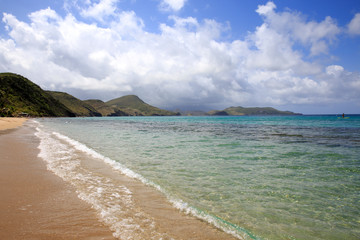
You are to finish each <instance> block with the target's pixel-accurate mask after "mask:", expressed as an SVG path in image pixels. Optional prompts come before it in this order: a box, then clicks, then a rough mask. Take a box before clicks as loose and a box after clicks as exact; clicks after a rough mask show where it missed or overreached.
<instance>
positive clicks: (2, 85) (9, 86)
mask: <svg viewBox="0 0 360 240" xmlns="http://www.w3.org/2000/svg"><path fill="white" fill-rule="evenodd" d="M22 115H29V116H32V117H73V116H74V113H72V111H71V110H69V109H68V108H67V107H65V106H64V105H63V104H61V103H60V102H59V101H57V100H56V99H54V98H53V97H52V96H50V95H49V94H48V93H47V92H45V91H44V90H42V89H41V88H40V87H39V86H38V85H36V84H35V83H33V82H31V81H30V80H28V79H27V78H25V77H23V76H20V75H17V74H13V73H0V116H3V117H16V116H22Z"/></svg>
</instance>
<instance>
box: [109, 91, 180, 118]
mask: <svg viewBox="0 0 360 240" xmlns="http://www.w3.org/2000/svg"><path fill="white" fill-rule="evenodd" d="M106 105H107V106H109V107H111V108H112V109H114V110H115V111H116V110H117V111H120V112H124V113H126V114H128V115H130V116H173V115H177V113H175V112H171V111H167V110H163V109H159V108H157V107H154V106H151V105H149V104H147V103H145V102H144V101H143V100H141V99H140V98H139V97H138V96H135V95H128V96H123V97H120V98H116V99H113V100H110V101H108V102H106Z"/></svg>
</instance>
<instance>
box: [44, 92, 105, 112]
mask: <svg viewBox="0 0 360 240" xmlns="http://www.w3.org/2000/svg"><path fill="white" fill-rule="evenodd" d="M46 92H47V93H48V94H50V95H51V96H52V97H53V98H55V99H56V100H58V101H59V102H61V103H62V104H64V105H65V106H66V107H67V108H69V109H70V110H71V111H72V112H73V113H75V115H76V116H77V117H101V116H102V114H101V113H99V112H98V111H97V110H96V109H95V108H94V107H93V106H91V105H90V104H88V103H86V102H84V101H81V100H80V99H77V98H76V97H74V96H72V95H70V94H68V93H65V92H53V91H46Z"/></svg>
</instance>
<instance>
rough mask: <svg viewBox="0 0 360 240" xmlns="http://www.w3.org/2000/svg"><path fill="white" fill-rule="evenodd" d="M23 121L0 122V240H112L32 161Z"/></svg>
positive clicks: (32, 145)
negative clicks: (22, 124)
mask: <svg viewBox="0 0 360 240" xmlns="http://www.w3.org/2000/svg"><path fill="white" fill-rule="evenodd" d="M24 120H25V119H15V118H11V119H4V118H0V126H1V129H7V130H1V131H0V166H1V167H0V239H114V238H113V236H112V232H111V231H110V230H109V229H108V227H106V226H104V225H103V224H102V223H101V222H100V221H99V220H98V218H97V215H96V213H95V210H93V209H92V208H91V207H90V206H89V205H88V204H86V203H85V202H84V201H82V200H80V199H79V198H78V197H77V194H76V192H75V190H74V189H73V188H72V187H71V186H70V185H68V184H67V183H65V182H64V181H63V180H62V179H60V178H59V177H57V176H56V175H54V174H53V173H51V172H50V171H48V170H47V169H46V165H45V163H44V162H43V161H42V160H41V159H40V158H38V157H37V154H38V149H37V146H38V144H39V140H38V139H37V138H36V137H35V136H34V130H33V129H31V128H29V127H27V126H26V125H25V126H23V127H20V128H15V129H10V128H14V127H16V126H19V125H21V123H22V122H24Z"/></svg>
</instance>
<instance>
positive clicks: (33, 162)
mask: <svg viewBox="0 0 360 240" xmlns="http://www.w3.org/2000/svg"><path fill="white" fill-rule="evenodd" d="M24 120H25V119H15V118H11V119H4V118H0V126H1V129H6V130H0V166H1V167H0V239H54V240H57V239H115V238H114V237H113V235H112V234H113V233H112V232H111V231H110V229H109V227H108V226H105V225H104V224H103V223H102V222H101V221H100V220H99V218H98V215H97V213H96V212H95V210H94V209H92V208H91V206H90V205H89V204H87V203H86V202H84V201H82V200H80V199H79V198H78V196H77V193H76V190H75V189H74V187H73V186H71V185H70V184H69V183H67V182H64V181H63V180H62V179H61V178H60V177H58V176H56V175H54V174H53V173H52V172H50V171H48V170H47V169H46V164H45V162H44V161H43V160H42V159H40V158H39V157H38V156H37V155H38V153H39V150H38V148H37V147H38V145H39V139H38V138H37V137H36V136H35V135H34V131H35V130H34V129H33V128H32V127H30V124H29V125H28V124H27V123H26V124H24V125H23V126H22V127H17V126H21V124H22V122H24ZM86 162H87V163H88V165H89V166H87V167H89V168H90V169H93V170H94V171H100V172H103V174H104V175H109V176H110V175H111V176H110V177H111V178H112V179H114V181H119V184H120V185H123V184H124V183H125V182H126V183H127V186H128V187H129V189H130V190H131V191H132V192H133V193H134V194H133V195H134V196H133V197H134V198H135V201H136V205H137V207H139V208H141V209H143V211H144V212H146V213H148V214H149V216H152V217H153V219H154V220H155V221H156V222H157V228H158V230H159V231H160V232H163V233H167V234H168V236H170V239H184V240H185V239H197V240H200V239H201V240H202V239H209V240H210V239H214V240H215V239H224V240H225V239H226V240H227V239H229V240H230V239H232V240H233V239H235V238H234V237H232V236H230V235H228V234H226V233H224V232H222V231H220V230H218V229H216V228H214V227H213V226H211V225H209V224H208V223H206V222H203V221H201V220H199V219H197V218H194V217H191V216H188V215H184V214H183V213H181V212H179V211H178V210H176V209H175V208H174V207H173V206H172V205H171V204H170V203H169V202H167V201H166V199H165V197H164V196H163V195H161V194H160V193H159V192H158V191H155V190H154V189H153V188H150V187H147V186H145V185H143V184H142V183H141V182H139V181H136V180H134V179H128V178H127V177H125V176H120V175H118V174H116V173H114V171H113V170H112V169H111V168H110V167H109V166H108V165H105V164H100V163H96V165H92V164H91V161H86ZM114 174H115V175H114ZM150 237H151V234H150V235H149V238H150ZM144 239H148V238H144Z"/></svg>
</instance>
